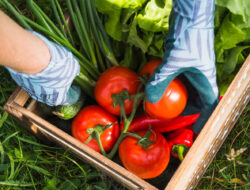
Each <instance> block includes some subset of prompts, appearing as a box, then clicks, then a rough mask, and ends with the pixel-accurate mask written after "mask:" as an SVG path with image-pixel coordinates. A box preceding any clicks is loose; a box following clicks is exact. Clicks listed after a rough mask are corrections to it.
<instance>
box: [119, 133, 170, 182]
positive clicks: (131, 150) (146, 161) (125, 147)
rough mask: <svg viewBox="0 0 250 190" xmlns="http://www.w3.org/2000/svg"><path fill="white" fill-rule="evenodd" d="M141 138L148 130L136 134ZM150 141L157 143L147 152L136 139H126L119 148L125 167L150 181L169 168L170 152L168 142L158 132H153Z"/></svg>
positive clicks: (148, 148)
mask: <svg viewBox="0 0 250 190" xmlns="http://www.w3.org/2000/svg"><path fill="white" fill-rule="evenodd" d="M136 133H137V134H138V135H140V136H141V137H143V136H144V134H145V133H146V130H142V131H138V132H136ZM149 140H150V141H154V140H155V142H154V143H153V144H151V145H149V146H148V147H147V149H146V150H145V149H144V148H143V147H142V146H140V145H138V144H137V142H138V139H136V138H135V137H131V136H128V137H126V138H125V139H124V140H123V141H122V142H121V144H120V146H119V156H120V159H121V161H122V164H123V165H124V167H125V168H126V169H127V170H129V171H131V172H132V173H134V174H135V175H137V176H139V177H141V178H143V179H149V178H154V177H157V176H158V175H160V174H161V173H162V172H163V171H164V170H165V169H166V167H167V165H168V163H169V158H170V150H169V145H168V143H167V140H166V139H165V138H164V136H163V135H162V134H160V133H158V132H153V131H152V132H151V134H150V137H149Z"/></svg>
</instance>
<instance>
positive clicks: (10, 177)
mask: <svg viewBox="0 0 250 190" xmlns="http://www.w3.org/2000/svg"><path fill="white" fill-rule="evenodd" d="M7 155H8V157H9V160H10V175H9V177H8V180H12V179H13V178H14V176H15V163H14V160H13V157H12V156H11V154H10V153H8V154H7Z"/></svg>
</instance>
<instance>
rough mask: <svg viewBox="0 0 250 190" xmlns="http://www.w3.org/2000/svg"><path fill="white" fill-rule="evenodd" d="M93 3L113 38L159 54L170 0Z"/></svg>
mask: <svg viewBox="0 0 250 190" xmlns="http://www.w3.org/2000/svg"><path fill="white" fill-rule="evenodd" d="M95 5H96V7H97V9H98V11H99V12H101V13H102V14H104V15H105V16H106V19H105V29H106V31H107V33H108V34H109V35H110V36H111V37H112V38H113V39H115V40H116V41H123V42H125V43H126V44H129V45H132V46H135V47H137V48H139V49H141V51H142V52H143V53H147V54H150V55H155V56H162V55H163V49H162V44H163V39H164V36H165V35H166V32H167V31H168V27H169V14H170V11H171V8H172V0H160V1H158V0H95Z"/></svg>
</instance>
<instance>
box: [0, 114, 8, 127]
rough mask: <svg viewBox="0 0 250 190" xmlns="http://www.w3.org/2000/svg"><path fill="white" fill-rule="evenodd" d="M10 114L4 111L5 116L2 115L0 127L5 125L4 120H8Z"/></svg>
mask: <svg viewBox="0 0 250 190" xmlns="http://www.w3.org/2000/svg"><path fill="white" fill-rule="evenodd" d="M8 116H9V114H8V113H7V112H4V114H3V116H2V117H1V115H0V128H1V127H2V126H3V124H4V122H5V121H6V120H7V118H8Z"/></svg>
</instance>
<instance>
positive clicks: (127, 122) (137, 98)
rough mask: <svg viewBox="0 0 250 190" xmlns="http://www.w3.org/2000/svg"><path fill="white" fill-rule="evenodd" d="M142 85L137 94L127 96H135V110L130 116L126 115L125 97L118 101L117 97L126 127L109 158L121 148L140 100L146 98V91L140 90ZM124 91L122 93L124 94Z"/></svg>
mask: <svg viewBox="0 0 250 190" xmlns="http://www.w3.org/2000/svg"><path fill="white" fill-rule="evenodd" d="M141 87H142V85H140V86H139V88H138V91H137V94H135V95H132V96H130V97H127V99H128V98H134V101H133V110H132V112H131V114H130V116H129V118H127V116H126V114H125V108H124V100H125V98H124V97H123V98H121V99H122V101H118V100H117V99H116V101H118V102H119V105H120V108H121V115H122V117H123V119H124V128H123V130H122V132H121V134H120V136H119V138H118V140H117V141H116V143H115V145H114V147H113V148H112V150H111V151H110V153H109V154H108V155H107V157H108V158H109V159H112V158H113V157H114V155H115V153H116V152H117V150H118V148H119V145H120V143H121V142H122V140H123V139H124V138H125V137H126V136H127V135H128V134H127V133H126V132H127V130H128V127H129V125H130V124H131V122H132V120H133V118H134V116H135V113H136V110H137V107H138V105H139V103H140V101H141V100H142V99H143V98H144V96H145V94H144V92H140V90H141ZM122 93H124V92H122ZM122 93H121V94H122ZM118 96H119V95H118ZM118 96H116V95H115V96H113V97H114V98H117V97H118Z"/></svg>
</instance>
